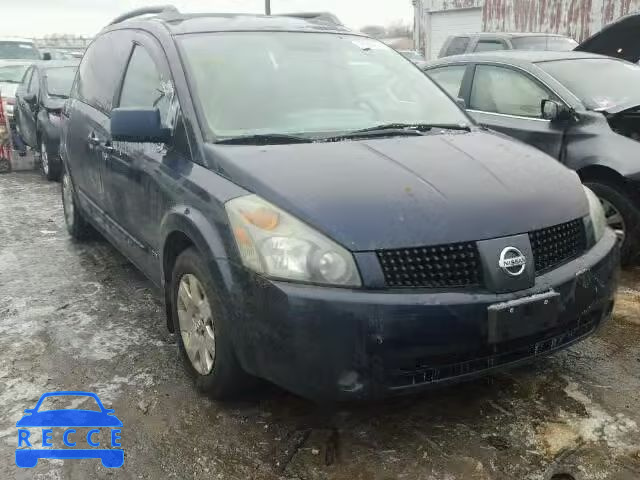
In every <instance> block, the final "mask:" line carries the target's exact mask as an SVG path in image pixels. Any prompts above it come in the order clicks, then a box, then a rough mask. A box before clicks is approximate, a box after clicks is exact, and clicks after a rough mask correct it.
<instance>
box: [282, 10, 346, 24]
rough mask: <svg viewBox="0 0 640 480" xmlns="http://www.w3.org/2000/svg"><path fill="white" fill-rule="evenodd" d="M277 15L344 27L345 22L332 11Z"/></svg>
mask: <svg viewBox="0 0 640 480" xmlns="http://www.w3.org/2000/svg"><path fill="white" fill-rule="evenodd" d="M274 16H276V17H294V18H302V19H304V20H309V21H311V22H323V23H329V24H331V25H337V26H340V27H343V26H344V25H343V23H342V22H341V21H340V20H339V19H338V17H336V16H335V15H334V14H333V13H330V12H299V13H278V14H276V15H274Z"/></svg>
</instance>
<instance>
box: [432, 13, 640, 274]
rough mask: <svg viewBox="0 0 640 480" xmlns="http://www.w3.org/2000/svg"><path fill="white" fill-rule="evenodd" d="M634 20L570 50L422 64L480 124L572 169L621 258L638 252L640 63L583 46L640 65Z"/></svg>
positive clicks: (483, 55) (471, 56)
mask: <svg viewBox="0 0 640 480" xmlns="http://www.w3.org/2000/svg"><path fill="white" fill-rule="evenodd" d="M639 19H640V15H634V16H630V17H627V18H625V19H623V20H621V21H620V22H618V23H617V24H616V25H613V26H610V27H608V28H607V29H605V30H603V31H602V32H601V33H599V34H597V35H596V36H594V37H592V38H590V39H589V40H587V41H586V42H585V43H584V44H583V45H581V46H580V47H578V48H577V50H579V51H576V52H573V51H572V52H542V51H541V52H522V51H508V52H487V53H479V54H466V55H456V56H452V57H446V58H443V59H441V60H438V61H435V62H431V63H430V64H428V65H427V67H425V71H426V72H427V74H428V75H429V76H430V77H431V78H432V79H434V80H435V81H436V82H438V83H439V84H440V85H441V86H442V87H443V88H444V89H445V90H446V91H447V92H448V93H449V95H451V96H452V97H453V98H458V99H461V100H462V101H463V102H464V104H465V106H466V107H467V111H468V113H469V114H470V115H471V117H473V118H474V120H475V121H476V122H478V123H479V124H480V125H484V126H486V127H488V128H491V129H492V130H495V131H499V132H503V133H505V134H507V135H510V136H512V137H514V138H517V139H519V140H522V141H523V142H525V143H528V144H529V145H532V146H534V147H536V148H538V149H540V150H542V151H543V152H545V153H547V154H549V155H550V156H552V157H553V158H556V159H557V160H558V161H560V162H561V163H563V164H564V165H566V166H568V167H569V168H572V169H573V170H576V171H577V172H578V174H579V175H580V178H581V179H582V181H583V182H584V183H585V184H586V185H588V186H589V187H590V188H591V189H592V190H593V191H594V192H595V193H596V194H597V195H598V197H599V198H600V199H601V201H602V203H603V206H604V208H605V212H606V215H607V222H608V225H609V226H610V227H611V228H613V229H614V230H615V231H616V233H617V234H618V236H619V237H620V238H621V240H622V259H623V262H624V263H630V262H632V261H634V260H635V259H636V258H637V256H638V253H639V250H640V188H639V187H640V163H638V161H637V158H638V156H639V155H640V144H639V143H638V140H640V123H639V122H638V119H639V118H640V90H639V89H638V88H637V85H638V84H640V66H638V65H635V64H632V63H629V62H627V61H624V60H622V59H616V58H611V57H605V56H601V55H598V54H597V53H587V51H588V50H592V49H593V50H595V51H597V52H598V53H609V54H614V53H615V54H617V56H618V57H620V56H623V55H625V56H626V58H627V59H628V60H631V61H633V62H637V61H638V58H640V51H638V49H637V46H636V45H635V43H634V41H633V39H634V38H635V37H634V36H632V35H630V34H629V31H628V29H629V28H635V31H638V28H639V27H640V20H639ZM630 25H631V27H630ZM624 39H626V43H624Z"/></svg>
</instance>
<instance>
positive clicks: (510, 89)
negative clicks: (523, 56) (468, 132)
mask: <svg viewBox="0 0 640 480" xmlns="http://www.w3.org/2000/svg"><path fill="white" fill-rule="evenodd" d="M546 99H550V100H556V101H558V100H559V99H558V97H557V96H555V95H554V94H553V93H551V92H550V91H549V90H547V89H546V88H545V87H543V86H542V85H541V84H539V83H538V82H536V81H535V80H533V79H532V78H530V77H528V76H527V75H525V74H523V73H520V72H517V71H515V70H512V69H510V68H505V67H497V66H492V65H478V66H477V67H476V72H475V75H474V78H473V87H472V89H471V100H470V102H469V108H470V109H472V110H479V111H482V112H492V113H501V114H504V115H516V116H519V117H531V118H542V111H541V103H542V100H546Z"/></svg>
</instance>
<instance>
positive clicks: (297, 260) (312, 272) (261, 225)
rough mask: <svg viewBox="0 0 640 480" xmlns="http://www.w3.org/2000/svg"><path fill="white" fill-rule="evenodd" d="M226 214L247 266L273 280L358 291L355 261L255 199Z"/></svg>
mask: <svg viewBox="0 0 640 480" xmlns="http://www.w3.org/2000/svg"><path fill="white" fill-rule="evenodd" d="M225 208H226V210H227V215H228V216H229V220H230V222H231V227H232V228H233V235H234V238H235V240H236V244H237V245H238V249H239V251H240V257H241V258H242V262H243V264H244V265H245V266H246V267H247V268H250V269H251V270H253V271H255V272H257V273H261V274H264V275H266V276H269V277H272V278H279V279H283V280H291V281H299V282H309V283H319V284H326V285H337V286H345V287H346V286H349V287H359V286H360V285H361V281H360V275H359V274H358V269H357V268H356V264H355V262H354V260H353V255H351V253H349V252H348V251H347V250H346V249H345V248H343V247H341V246H340V245H338V244H337V243H335V242H334V241H332V240H330V239H328V238H327V237H325V236H324V235H322V234H321V233H319V232H316V231H315V230H313V229H312V228H311V227H309V226H307V225H305V224H304V223H302V222H301V221H300V220H298V219H296V218H295V217H293V216H292V215H290V214H288V213H286V212H284V211H282V210H280V209H279V208H278V207H276V206H274V205H272V204H270V203H269V202H267V201H265V200H263V199H261V198H260V197H258V196H256V195H247V196H245V197H239V198H234V199H233V200H230V201H229V202H227V203H226V205H225Z"/></svg>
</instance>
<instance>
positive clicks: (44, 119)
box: [14, 60, 79, 180]
mask: <svg viewBox="0 0 640 480" xmlns="http://www.w3.org/2000/svg"><path fill="white" fill-rule="evenodd" d="M78 63H79V62H78V60H58V61H56V60H50V61H46V62H38V63H35V64H33V65H31V66H30V67H29V68H28V69H27V71H26V72H25V74H24V77H23V79H22V82H21V83H20V85H19V86H18V88H17V90H16V94H15V95H16V106H15V119H14V121H15V123H16V128H17V130H18V133H19V134H20V137H21V138H22V140H23V141H24V142H25V143H26V144H27V145H28V146H30V147H31V148H33V149H34V150H35V151H37V152H38V154H39V160H40V168H41V171H42V174H43V175H44V176H45V177H46V178H47V179H48V180H58V179H59V178H60V173H61V167H62V165H61V163H60V157H59V150H60V114H61V112H62V107H63V105H64V102H65V100H66V99H68V98H69V94H70V92H71V85H72V84H73V79H74V78H75V75H76V70H77V68H78Z"/></svg>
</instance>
